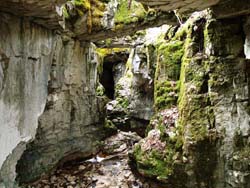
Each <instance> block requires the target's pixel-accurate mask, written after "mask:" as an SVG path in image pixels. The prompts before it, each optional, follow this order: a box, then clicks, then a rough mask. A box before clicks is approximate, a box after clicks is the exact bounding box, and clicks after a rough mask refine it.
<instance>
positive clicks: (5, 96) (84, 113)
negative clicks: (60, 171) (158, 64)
mask: <svg viewBox="0 0 250 188" xmlns="http://www.w3.org/2000/svg"><path fill="white" fill-rule="evenodd" d="M0 24H1V41H0V50H1V51H0V55H1V61H0V62H1V63H0V65H1V66H0V78H1V82H0V112H1V116H0V125H1V126H0V129H1V131H0V141H1V146H0V149H1V152H0V156H1V157H0V165H1V171H0V175H1V176H0V177H1V178H0V181H1V183H2V184H1V185H3V184H4V185H5V186H6V187H8V188H11V187H13V186H14V184H15V183H14V180H15V178H16V176H17V180H18V182H21V183H24V182H28V181H33V180H35V179H37V178H39V177H40V176H41V175H42V174H43V173H46V172H48V171H50V170H52V169H53V168H54V167H55V165H56V164H57V163H58V162H59V160H60V159H61V158H63V157H65V156H70V155H71V154H72V153H75V154H76V156H77V157H86V156H88V155H91V154H92V153H93V152H95V151H96V148H97V147H98V140H99V139H101V138H102V136H103V134H102V131H101V130H102V123H101V122H102V118H100V113H101V111H102V109H103V106H104V105H102V102H101V100H99V99H97V98H96V96H95V87H96V85H95V84H96V63H97V59H96V56H95V55H94V54H93V51H92V50H91V46H85V47H82V46H81V45H80V42H78V41H74V40H71V39H68V40H67V41H65V40H63V39H62V37H61V36H59V35H56V34H55V33H53V32H52V31H49V30H47V29H44V28H42V27H39V26H37V25H35V24H31V23H30V22H29V21H27V20H25V19H22V18H21V19H19V18H16V17H12V16H9V15H7V14H1V20H0ZM39 116H40V117H39ZM38 117H39V118H38ZM16 165H17V166H16Z"/></svg>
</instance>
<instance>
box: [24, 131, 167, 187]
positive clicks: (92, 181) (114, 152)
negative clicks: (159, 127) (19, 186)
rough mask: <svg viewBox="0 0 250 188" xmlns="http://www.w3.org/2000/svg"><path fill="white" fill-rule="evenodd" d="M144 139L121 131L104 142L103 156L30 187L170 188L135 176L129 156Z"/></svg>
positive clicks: (65, 167) (68, 165)
mask: <svg viewBox="0 0 250 188" xmlns="http://www.w3.org/2000/svg"><path fill="white" fill-rule="evenodd" d="M140 139H141V138H140V137H139V136H138V135H137V134H136V133H132V132H118V133H117V134H116V135H114V136H111V137H110V138H108V139H106V140H105V141H104V148H103V150H102V152H101V153H99V154H98V155H97V156H95V157H94V158H92V159H89V160H85V161H81V160H78V161H72V162H70V163H66V164H65V165H63V166H61V167H59V168H58V169H57V170H56V171H55V172H54V173H53V174H51V175H50V176H49V177H46V178H43V179H41V180H39V181H38V182H35V183H33V184H31V185H28V186H27V187H28V188H167V187H165V186H163V185H159V184H157V183H155V182H154V181H151V180H149V179H146V178H142V177H140V176H139V175H138V174H136V173H133V170H132V169H131V167H130V165H129V157H128V153H129V152H130V151H131V149H132V146H133V144H134V143H136V142H138V141H139V140H140Z"/></svg>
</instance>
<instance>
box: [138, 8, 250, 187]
mask: <svg viewBox="0 0 250 188" xmlns="http://www.w3.org/2000/svg"><path fill="white" fill-rule="evenodd" d="M242 26H243V22H242V20H241V19H240V18H237V19H227V20H220V21H218V20H215V19H213V18H211V17H210V16H209V14H206V12H201V13H197V14H194V15H193V16H192V17H191V19H190V20H189V21H187V23H186V25H184V26H182V27H181V28H180V29H179V31H178V32H177V33H176V34H175V35H174V36H173V37H170V41H168V43H167V44H166V46H167V48H165V55H163V57H165V58H166V57H168V60H167V62H166V63H167V65H168V67H174V66H173V65H175V64H176V62H178V61H176V58H175V57H178V50H179V49H180V48H179V47H178V46H175V47H174V48H171V46H170V45H171V43H172V42H174V41H175V42H174V43H172V44H175V45H176V44H178V41H176V40H180V41H183V42H184V45H183V57H182V58H181V70H180V72H181V74H180V80H179V84H180V85H179V86H180V93H179V94H178V110H179V118H178V122H176V123H175V125H174V126H173V125H170V124H166V123H167V122H168V121H169V119H171V118H173V116H174V113H172V116H171V115H170V116H169V117H168V118H166V122H165V120H164V119H165V118H164V113H163V114H162V116H159V118H158V119H157V118H156V119H157V120H158V121H156V122H154V121H153V122H152V124H153V125H154V124H156V126H155V125H154V126H153V127H151V129H152V128H153V131H152V132H151V131H150V132H149V133H148V137H147V138H146V139H145V140H143V141H141V142H140V143H139V145H137V146H136V147H135V150H134V157H135V159H136V161H137V167H138V169H139V171H140V172H141V173H142V174H144V175H146V176H150V177H157V178H158V179H159V180H160V181H165V182H167V183H168V184H169V185H170V186H174V187H187V188H189V187H192V188H193V187H197V188H198V187H199V188H200V187H213V188H221V187H224V188H229V187H235V188H236V187H237V188H238V187H240V188H247V187H249V185H250V179H249V174H250V171H249V168H248V166H249V162H250V158H249V144H250V143H249V136H250V135H249V129H250V126H249V110H248V105H249V104H248V102H249V93H248V87H249V84H248V81H247V80H248V79H249V73H248V72H249V71H248V69H247V67H248V61H247V60H246V58H245V55H244V50H243V46H244V40H243V38H244V37H245V35H247V36H248V34H245V33H244V30H243V27H242ZM247 28H249V26H248V24H247V25H246V27H245V32H246V33H248V32H249V31H248V29H247ZM246 41H247V40H246ZM246 46H247V45H246ZM173 49H174V50H173ZM245 51H247V50H245ZM169 52H171V54H172V55H171V56H168V53H169ZM177 59H178V58H177ZM179 60H180V59H179ZM160 64H162V63H161V62H160ZM161 70H162V69H161ZM172 70H174V69H172V68H170V69H166V70H165V75H168V76H170V78H171V75H172ZM169 71H170V72H169ZM160 89H164V88H163V87H160ZM159 91H160V90H155V92H159ZM171 92H173V91H172V90H171V89H169V86H168V87H167V89H166V91H165V92H163V93H161V92H159V93H155V95H159V96H158V97H163V99H167V100H163V102H162V106H161V107H163V108H166V109H169V110H170V109H171V108H170V107H171V105H170V106H169V104H172V105H174V104H175V103H171V100H168V98H169V94H170V93H171ZM164 96H166V97H164ZM156 102H157V101H155V103H156ZM159 104H161V103H159ZM166 112H168V111H165V114H166ZM159 113H162V112H161V111H159ZM160 117H161V118H160ZM162 121H163V122H162ZM164 122H165V124H164ZM152 134H155V136H152ZM157 135H158V137H159V138H160V139H158V142H157V139H156V140H153V141H151V144H152V146H151V148H150V138H152V137H154V138H155V137H157ZM151 140H152V139H151ZM145 144H146V145H147V147H146V149H147V150H149V151H150V152H146V153H145V150H146V149H145ZM155 145H158V147H159V148H160V149H158V150H157V149H155V148H157V147H156V146H155ZM180 146H181V147H180ZM155 150H157V151H155ZM163 151H164V152H166V153H161V152H163ZM169 160H170V161H169ZM159 164H161V165H162V164H165V166H166V167H167V169H168V170H167V169H162V168H161V165H159ZM180 179H181V181H180Z"/></svg>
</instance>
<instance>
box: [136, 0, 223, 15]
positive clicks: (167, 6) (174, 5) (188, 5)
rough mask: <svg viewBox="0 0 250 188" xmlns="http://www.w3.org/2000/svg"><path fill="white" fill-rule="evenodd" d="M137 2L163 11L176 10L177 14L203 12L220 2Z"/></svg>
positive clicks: (172, 0) (211, 0)
mask: <svg viewBox="0 0 250 188" xmlns="http://www.w3.org/2000/svg"><path fill="white" fill-rule="evenodd" d="M138 1H139V2H141V3H143V4H145V5H148V6H150V7H152V8H156V9H161V10H164V11H170V10H176V9H178V11H179V12H193V11H194V10H203V9H205V8H208V7H210V6H212V5H216V4H217V3H219V1H220V0H210V1H205V2H204V1H203V0H195V1H194V0H187V1H179V0H163V1H156V0H150V1H148V0H138Z"/></svg>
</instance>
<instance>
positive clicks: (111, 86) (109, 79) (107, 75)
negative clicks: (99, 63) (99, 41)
mask: <svg viewBox="0 0 250 188" xmlns="http://www.w3.org/2000/svg"><path fill="white" fill-rule="evenodd" d="M100 83H101V84H102V85H103V87H104V88H105V95H106V96H107V97H108V98H109V99H114V94H115V83H114V75H113V63H110V62H104V63H103V72H102V74H101V76H100Z"/></svg>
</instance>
